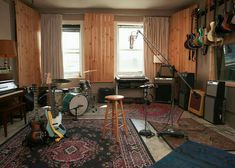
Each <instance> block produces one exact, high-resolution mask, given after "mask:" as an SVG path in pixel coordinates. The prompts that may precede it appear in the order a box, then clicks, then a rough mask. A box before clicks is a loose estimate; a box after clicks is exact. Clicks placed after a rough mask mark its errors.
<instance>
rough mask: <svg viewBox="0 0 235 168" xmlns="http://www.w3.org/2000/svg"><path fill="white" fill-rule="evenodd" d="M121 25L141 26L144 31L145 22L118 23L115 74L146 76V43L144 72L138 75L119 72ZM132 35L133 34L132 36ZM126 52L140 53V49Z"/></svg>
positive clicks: (116, 27) (116, 25) (116, 26)
mask: <svg viewBox="0 0 235 168" xmlns="http://www.w3.org/2000/svg"><path fill="white" fill-rule="evenodd" d="M120 25H123V26H125V25H126V26H141V27H142V29H143V31H144V23H143V22H131V21H130V22H116V24H115V29H116V40H115V42H116V64H115V66H116V68H115V74H116V75H122V74H124V75H127V76H128V75H137V76H144V75H145V64H144V41H143V70H142V74H141V75H140V74H139V75H138V73H135V72H123V73H122V72H119V67H118V64H119V52H120V49H119V26H120ZM130 35H131V34H130ZM138 38H142V37H140V36H139V37H138ZM125 50H128V51H129V50H132V51H140V49H135V48H133V49H125ZM123 51H124V50H123Z"/></svg>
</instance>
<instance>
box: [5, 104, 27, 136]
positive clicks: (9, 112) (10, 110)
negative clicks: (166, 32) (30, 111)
mask: <svg viewBox="0 0 235 168" xmlns="http://www.w3.org/2000/svg"><path fill="white" fill-rule="evenodd" d="M16 112H20V114H21V116H22V115H23V116H24V122H25V124H26V112H25V103H23V102H21V103H18V104H16V105H14V106H5V107H3V108H1V109H0V114H1V115H2V119H3V121H2V122H3V127H4V135H5V137H7V122H8V118H9V116H10V117H11V123H12V124H13V119H12V116H13V114H14V113H16ZM21 118H22V117H21Z"/></svg>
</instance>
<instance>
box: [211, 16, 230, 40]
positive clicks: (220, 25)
mask: <svg viewBox="0 0 235 168" xmlns="http://www.w3.org/2000/svg"><path fill="white" fill-rule="evenodd" d="M216 21H217V24H216V26H215V33H216V35H217V36H219V37H223V36H224V35H225V34H227V33H231V32H232V30H231V29H230V28H229V25H228V24H227V23H226V22H227V18H224V16H222V15H218V16H217V17H216Z"/></svg>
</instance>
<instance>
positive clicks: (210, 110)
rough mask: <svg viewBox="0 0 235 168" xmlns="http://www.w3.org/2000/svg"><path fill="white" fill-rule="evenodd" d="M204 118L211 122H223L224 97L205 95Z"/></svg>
mask: <svg viewBox="0 0 235 168" xmlns="http://www.w3.org/2000/svg"><path fill="white" fill-rule="evenodd" d="M204 111H205V113H204V119H205V120H207V121H209V122H211V123H213V124H222V123H223V119H224V117H223V111H224V99H218V98H215V97H212V96H208V95H206V97H205V110H204Z"/></svg>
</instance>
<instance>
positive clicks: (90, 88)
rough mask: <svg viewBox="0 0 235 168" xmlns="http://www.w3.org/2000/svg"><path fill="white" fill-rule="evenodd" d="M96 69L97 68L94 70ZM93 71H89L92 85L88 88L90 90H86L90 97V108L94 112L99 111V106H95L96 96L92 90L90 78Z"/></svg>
mask: <svg viewBox="0 0 235 168" xmlns="http://www.w3.org/2000/svg"><path fill="white" fill-rule="evenodd" d="M93 71H96V70H93ZM93 71H90V72H89V71H88V80H89V82H90V87H89V88H88V91H86V96H87V97H88V102H89V103H88V109H89V110H91V111H92V112H93V113H95V112H97V107H96V106H95V96H93V92H92V83H91V80H90V73H91V72H93Z"/></svg>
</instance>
